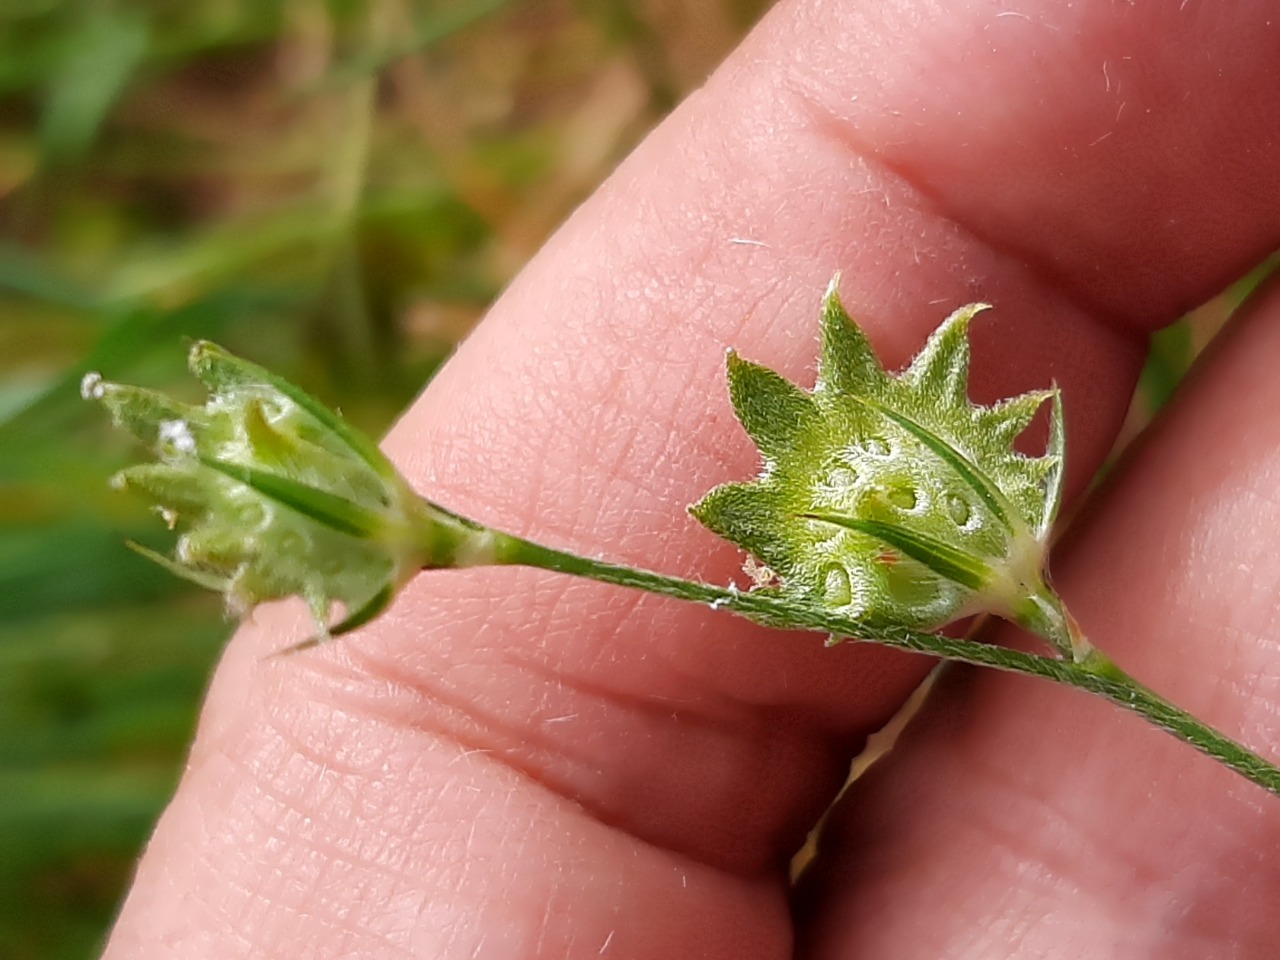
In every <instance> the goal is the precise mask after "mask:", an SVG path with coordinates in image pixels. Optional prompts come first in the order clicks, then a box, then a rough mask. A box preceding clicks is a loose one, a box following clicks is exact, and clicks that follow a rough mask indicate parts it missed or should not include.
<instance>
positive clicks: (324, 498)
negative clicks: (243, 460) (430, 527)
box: [199, 457, 385, 537]
mask: <svg viewBox="0 0 1280 960" xmlns="http://www.w3.org/2000/svg"><path fill="white" fill-rule="evenodd" d="M199 459H200V462H201V463H203V464H204V465H205V466H206V467H208V468H209V469H211V470H216V471H217V472H218V473H221V474H223V475H225V476H228V477H230V478H231V479H233V480H239V481H240V482H241V483H243V484H245V485H246V486H249V487H252V488H253V489H254V490H256V491H258V493H260V494H262V495H263V496H264V497H268V498H270V499H272V500H274V501H276V502H277V503H281V504H284V505H285V506H286V507H288V508H289V509H291V510H295V511H297V512H298V513H300V514H302V515H303V516H306V517H311V518H312V519H313V520H318V521H320V522H321V523H323V524H325V525H326V526H328V527H330V528H331V529H333V530H337V531H339V532H340V533H346V534H350V535H351V536H353V537H374V536H377V535H378V534H379V533H381V532H382V530H383V528H384V526H385V524H384V523H383V520H382V517H380V516H379V515H378V514H376V513H374V512H373V511H372V510H365V509H364V508H363V507H360V506H358V505H357V504H355V503H352V502H351V501H350V500H347V499H345V498H343V497H338V496H334V495H333V494H332V493H328V492H326V491H324V490H317V489H316V488H315V487H309V486H307V485H306V484H303V483H298V482H297V481H296V480H290V479H289V478H288V477H282V476H279V475H278V474H274V473H267V472H266V471H265V470H255V469H253V468H252V467H246V466H242V465H240V464H237V463H227V462H226V461H223V460H215V459H213V458H212V457H200V458H199Z"/></svg>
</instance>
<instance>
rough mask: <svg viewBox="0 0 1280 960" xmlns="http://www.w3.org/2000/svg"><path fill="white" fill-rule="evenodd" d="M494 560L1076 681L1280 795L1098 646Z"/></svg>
mask: <svg viewBox="0 0 1280 960" xmlns="http://www.w3.org/2000/svg"><path fill="white" fill-rule="evenodd" d="M494 561H495V562H497V563H501V564H518V565H521V566H530V567H539V568H541V569H544V570H554V571H557V572H559V573H566V574H571V575H573V576H578V577H586V578H588V579H591V580H597V581H600V582H602V583H609V584H615V585H617V586H622V587H631V588H633V589H637V590H644V591H646V592H648V593H656V594H659V595H661V596H666V597H675V598H676V599H679V600H688V601H691V602H694V603H702V604H706V605H708V606H710V607H712V608H713V609H723V610H730V611H732V612H734V613H736V614H739V615H740V616H743V617H745V618H747V619H748V620H752V621H755V622H756V623H761V624H765V625H766V626H771V627H782V628H787V629H799V630H815V631H820V632H823V633H827V634H829V635H830V636H831V637H833V638H848V639H850V640H856V641H860V642H870V643H880V644H883V645H885V646H889V647H896V648H897V649H899V650H907V651H910V652H912V653H923V654H928V655H930V656H935V657H941V658H943V659H946V660H955V661H958V662H961V663H971V664H976V665H978V666H983V667H992V668H994V669H997V670H1004V671H1006V672H1009V673H1022V674H1026V675H1028V676H1033V677H1042V678H1044V679H1046V680H1052V681H1054V682H1057V683H1062V684H1066V685H1067V686H1072V687H1078V688H1079V689H1081V690H1087V691H1088V692H1090V693H1094V694H1097V695H1098V696H1101V697H1105V698H1106V699H1108V700H1110V701H1111V702H1112V703H1115V704H1118V705H1119V706H1121V707H1124V708H1125V709H1126V710H1129V711H1131V712H1133V713H1136V714H1138V715H1140V716H1142V717H1145V718H1146V719H1147V720H1148V721H1149V722H1151V723H1153V724H1154V725H1155V726H1157V727H1159V728H1160V729H1161V730H1164V731H1166V732H1168V733H1170V734H1172V735H1173V736H1175V737H1177V738H1178V739H1179V740H1183V741H1185V742H1186V743H1189V744H1191V745H1192V746H1193V747H1195V748H1196V749H1198V750H1200V751H1201V752H1202V753H1204V754H1206V755H1208V756H1210V757H1212V758H1213V759H1215V760H1217V761H1218V762H1219V763H1222V764H1224V765H1226V766H1228V767H1230V768H1231V769H1232V770H1234V771H1236V772H1237V773H1239V774H1240V775H1242V776H1244V777H1246V778H1247V779H1249V780H1251V781H1253V782H1254V783H1256V784H1258V785H1259V786H1261V787H1263V788H1265V789H1266V790H1269V791H1270V792H1271V793H1273V794H1276V795H1277V796H1280V768H1278V767H1276V766H1275V765H1274V764H1272V763H1270V762H1268V761H1267V760H1264V759H1263V758H1262V757H1260V756H1258V755H1257V754H1255V753H1254V752H1253V751H1251V750H1249V749H1247V748H1246V747H1244V746H1242V745H1241V744H1239V743H1237V742H1235V741H1234V740H1232V739H1231V738H1230V737H1227V736H1225V735H1224V734H1222V733H1219V732H1218V731H1217V730H1214V729H1213V728H1212V727H1210V726H1208V725H1207V724H1205V723H1204V722H1203V721H1201V720H1199V719H1197V718H1196V717H1194V716H1193V715H1191V714H1190V713H1188V712H1187V711H1185V710H1183V709H1182V708H1181V707H1178V706H1176V705H1174V704H1172V703H1170V702H1169V701H1168V700H1166V699H1164V698H1163V697H1161V696H1160V695H1159V694H1157V693H1155V692H1154V691H1152V690H1150V689H1148V688H1147V687H1145V686H1143V685H1142V684H1141V683H1139V682H1138V681H1136V680H1134V679H1133V678H1132V677H1130V676H1129V675H1128V674H1126V673H1124V672H1123V671H1122V670H1120V668H1119V667H1117V666H1116V665H1115V664H1114V663H1112V662H1111V661H1110V660H1109V659H1107V657H1105V656H1104V655H1103V654H1102V653H1101V652H1099V651H1098V650H1090V651H1089V653H1088V655H1087V656H1085V657H1084V658H1083V659H1082V660H1080V661H1079V662H1073V661H1072V660H1066V659H1059V658H1057V657H1051V656H1042V655H1039V654H1034V653H1024V652H1022V651H1019V650H1011V649H1009V648H1007V647H1000V646H996V645H994V644H989V643H982V642H980V641H976V640H968V639H961V638H956V637H947V636H942V635H940V634H933V633H923V632H920V631H916V630H908V629H905V628H901V627H869V626H868V625H866V624H865V623H862V622H860V621H858V620H856V619H852V618H849V617H842V616H840V615H839V614H836V613H833V612H831V611H829V610H825V609H822V608H820V607H817V606H813V605H808V604H802V603H798V602H796V601H794V600H787V599H784V598H781V597H779V596H776V595H773V594H770V593H768V592H745V591H741V590H738V589H737V588H735V587H720V586H713V585H711V584H707V583H699V582H697V581H694V580H684V579H681V578H679V577H670V576H666V575H664V574H660V573H654V572H652V571H648V570H638V569H635V568H633V567H627V566H623V565H621V564H614V563H607V562H605V561H603V560H593V559H591V558H590V557H583V556H579V555H577V554H573V553H567V552H564V551H561V550H555V549H552V548H550V547H545V546H542V545H541V544H537V543H532V542H531V541H528V540H524V539H522V538H520V537H515V536H511V535H509V534H496V535H495V556H494Z"/></svg>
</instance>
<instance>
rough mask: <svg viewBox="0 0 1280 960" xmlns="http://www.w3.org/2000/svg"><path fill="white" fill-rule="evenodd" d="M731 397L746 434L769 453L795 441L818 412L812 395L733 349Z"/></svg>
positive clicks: (729, 362)
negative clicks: (746, 358)
mask: <svg viewBox="0 0 1280 960" xmlns="http://www.w3.org/2000/svg"><path fill="white" fill-rule="evenodd" d="M725 363H726V366H727V369H728V378H729V399H730V400H731V401H732V402H733V409H734V412H735V413H736V414H737V416H738V420H739V421H740V422H741V423H742V428H743V429H744V430H746V431H747V435H748V436H750V437H751V439H752V440H754V441H755V443H756V446H758V447H759V448H760V452H761V453H763V454H764V455H765V456H766V457H768V456H773V455H774V453H776V452H782V451H785V450H787V449H789V448H790V447H792V446H794V445H795V442H796V438H797V437H798V436H799V435H800V433H801V431H803V430H804V429H805V428H806V427H807V426H808V425H809V423H810V421H811V420H812V419H813V418H814V417H815V416H817V413H818V411H817V408H815V407H814V405H813V401H812V399H810V397H809V395H808V394H807V393H805V392H804V391H803V390H801V389H800V388H799V387H797V386H796V385H795V384H794V383H792V382H791V381H790V380H787V379H785V378H784V377H781V376H779V375H778V374H776V373H774V372H773V371H772V370H770V369H768V368H767V367H762V366H760V365H759V364H755V363H751V362H750V361H747V360H743V359H742V358H741V357H739V356H738V355H737V354H736V353H734V352H733V351H732V350H730V351H729V353H728V356H727V358H726V361H725Z"/></svg>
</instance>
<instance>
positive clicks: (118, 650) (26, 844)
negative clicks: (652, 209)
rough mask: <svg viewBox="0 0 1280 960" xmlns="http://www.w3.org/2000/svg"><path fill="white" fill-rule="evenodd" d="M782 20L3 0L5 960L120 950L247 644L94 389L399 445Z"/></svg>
mask: <svg viewBox="0 0 1280 960" xmlns="http://www.w3.org/2000/svg"><path fill="white" fill-rule="evenodd" d="M764 5H765V3H764V0H662V2H656V0H655V2H652V3H629V2H623V0H577V2H572V0H551V2H543V0H540V2H536V3H535V2H532V0H451V2H446V0H437V2H414V0H181V2H178V0H5V2H4V3H0V487H2V488H3V489H0V957H4V958H5V960H31V958H58V960H60V958H82V957H89V956H93V955H95V954H96V952H97V951H98V949H99V948H100V944H101V941H102V937H103V935H104V932H105V930H106V928H107V925H108V924H109V922H110V919H111V916H112V914H113V912H114V910H115V908H116V905H117V903H118V901H119V898H120V895H121V892H122V890H123V888H124V885H125V884H126V883H127V880H128V877H129V874H130V871H131V869H132V864H133V862H134V860H135V858H136V856H137V852H138V850H139V848H140V846H141V845H142V843H143V842H144V841H145V839H146V836H147V834H148V832H149V830H150V828H151V826H152V824H153V823H154V821H155V818H156V816H157V815H158V813H159V812H160V810H161V809H162V807H163V805H164V803H165V801H166V799H167V797H168V795H169V793H170V792H171V791H172V789H173V786H174V783H175V781H176V777H177V773H178V771H179V769H180V767H181V763H182V759H183V754H184V752H185V749H186V746H187V744H188V742H189V739H190V736H191V730H192V726H193V723H194V719H195V711H196V708H197V704H198V702H199V699H200V695H201V692H202V690H203V687H204V685H205V683H206V680H207V677H208V675H209V673H210V670H211V669H212V665H213V663H214V660H215V658H216V657H217V655H218V652H219V650H220V648H221V646H222V644H223V642H224V640H225V638H226V635H227V633H228V631H229V625H228V624H227V623H226V622H225V621H224V619H223V616H222V612H221V610H220V609H219V607H218V604H217V600H216V598H213V597H209V596H204V595H201V594H199V593H196V592H193V591H192V590H191V589H189V588H188V587H187V586H186V585H184V584H183V583H181V582H179V581H177V580H175V579H174V578H172V577H170V576H169V575H167V574H166V573H164V571H162V570H159V569H156V568H154V567H153V566H152V565H150V564H148V563H146V562H145V561H143V560H141V558H139V557H137V556H136V555H134V554H132V553H131V552H130V551H128V550H126V549H125V548H124V546H123V541H124V540H125V539H127V538H132V539H137V540H139V541H141V542H143V543H146V544H149V545H152V546H155V547H158V548H161V549H163V548H164V546H165V545H166V533H165V531H164V529H163V524H161V523H160V522H159V521H158V519H157V518H155V517H153V516H150V515H148V514H147V513H146V512H145V511H144V510H143V509H142V508H141V507H140V506H138V505H137V504H135V503H133V502H131V501H129V500H128V498H123V497H119V496H118V495H114V494H113V493H112V492H111V491H110V490H109V489H108V488H107V486H106V483H105V481H106V478H107V477H108V476H109V475H110V473H111V472H112V471H113V470H114V469H116V468H117V467H119V466H121V465H123V464H124V463H126V462H128V461H129V460H130V458H131V456H132V451H131V450H130V449H129V446H128V443H127V441H124V440H122V439H121V438H119V437H117V436H116V435H114V433H113V431H110V430H109V429H108V428H107V426H106V424H105V423H104V421H103V418H102V416H101V412H100V411H98V410H96V409H94V408H91V407H90V405H88V404H85V403H83V402H82V401H81V400H80V397H79V390H78V385H79V380H80V377H81V376H82V375H83V373H84V372H85V371H86V370H89V369H96V370H102V371H103V372H104V373H106V374H107V375H109V376H110V377H112V378H115V379H120V380H126V381H133V382H144V383H148V384H152V385H155V386H160V387H166V388H174V389H177V390H178V391H179V392H181V391H183V390H191V389H192V388H191V387H190V385H189V382H188V380H187V378H186V376H185V374H184V371H183V362H184V355H185V349H184V345H183V340H184V338H191V337H211V338H215V339H217V340H219V341H221V342H223V343H225V344H226V345H227V346H228V347H230V348H231V349H233V350H236V351H237V352H239V353H242V354H244V355H246V356H249V357H252V358H253V359H255V360H257V361H259V362H262V363H265V364H267V365H268V366H271V367H273V368H274V369H276V370H278V371H280V372H281V373H282V374H284V375H286V376H288V377H290V378H291V379H294V380H295V381H297V382H299V383H301V384H303V385H305V386H306V387H307V388H308V389H309V390H311V391H313V392H315V393H317V394H318V395H320V396H321V397H323V398H324V399H326V400H328V401H329V402H330V403H332V404H335V405H338V406H340V407H341V408H342V409H343V411H344V413H345V414H346V415H347V416H348V417H350V418H351V419H352V420H354V421H355V422H356V423H358V424H359V425H361V426H363V427H365V428H367V429H370V430H373V431H378V430H381V429H382V428H383V427H384V426H385V425H386V424H387V423H388V422H389V421H390V419H391V418H392V417H393V416H394V415H395V413H396V411H398V410H399V409H400V408H402V407H403V406H404V405H405V404H406V403H407V402H408V401H409V400H410V399H411V398H412V396H413V395H414V393H416V392H417V391H418V390H419V389H420V388H421V386H422V384H423V383H424V382H425V381H426V380H427V379H428V378H429V377H430V375H431V373H432V371H433V370H434V369H435V368H436V367H437V365H438V364H439V363H440V362H441V360H442V359H443V358H444V357H445V356H446V355H447V353H448V352H449V350H450V349H451V348H452V346H453V345H454V343H455V342H456V341H457V340H458V338H459V337H461V336H462V335H463V334H464V333H465V332H466V330H467V329H468V328H469V327H470V325H471V323H472V322H473V321H474V319H475V318H476V317H477V316H478V314H479V313H480V311H481V310H482V309H483V307H484V306H485V304H486V303H487V302H488V301H489V300H490V299H491V298H492V296H493V295H494V294H495V292H496V291H497V290H498V289H500V287H501V286H502V285H503V284H504V283H505V282H506V281H507V279H508V278H509V276H510V275H511V274H512V273H513V272H514V270H515V269H516V268H518V266H519V265H520V264H521V263H522V262H523V261H524V260H525V259H527V258H528V256H530V255H531V254H532V252H533V251H534V250H535V249H536V248H537V247H538V246H539V245H540V244H541V243H542V241H543V240H544V239H545V237H546V235H547V233H548V232H549V231H550V230H551V229H552V228H554V226H555V225H556V224H557V223H558V222H559V221H560V220H562V219H563V218H564V217H565V215H566V214H567V213H568V212H569V211H570V210H571V209H572V208H573V207H574V206H575V205H576V204H577V203H578V202H579V201H580V200H581V199H582V198H583V197H585V196H586V195H587V193H589V192H590V190H591V189H592V188H593V187H594V186H595V184H596V183H598V182H599V181H600V180H601V179H603V177H604V176H605V175H606V174H607V173H608V171H609V169H610V168H611V167H612V166H613V164H614V163H616V162H617V161H618V160H619V159H621V157H622V156H624V155H625V154H626V153H627V152H628V151H629V150H630V148H631V147H632V146H633V145H634V143H635V142H636V140H637V139H638V138H639V137H640V136H641V135H642V134H643V133H644V132H645V131H646V130H647V129H649V128H650V127H652V126H653V125H654V124H655V123H656V122H657V121H658V120H659V119H660V118H661V115H662V114H663V112H665V111H666V110H667V109H668V108H669V107H670V106H671V105H672V104H673V103H674V102H675V101H676V100H677V99H678V98H679V97H680V96H682V95H683V94H684V93H685V92H687V91H688V90H689V89H691V88H692V87H694V86H696V85H697V84H698V83H700V82H701V81H702V79H703V78H704V77H705V75H706V73H707V72H709V71H710V69H711V68H712V67H713V66H714V65H715V64H716V63H717V62H718V61H719V60H720V59H721V58H722V57H723V56H724V54H725V53H726V52H727V51H728V50H729V49H730V48H731V47H732V46H733V45H734V44H736V42H737V41H738V39H739V38H740V37H741V35H742V34H743V33H744V32H745V30H746V29H747V28H748V27H749V26H750V24H751V23H752V22H753V21H754V20H755V19H756V18H757V17H758V15H759V14H760V12H761V10H762V8H763V7H764Z"/></svg>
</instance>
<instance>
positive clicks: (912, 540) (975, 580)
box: [802, 511, 991, 590]
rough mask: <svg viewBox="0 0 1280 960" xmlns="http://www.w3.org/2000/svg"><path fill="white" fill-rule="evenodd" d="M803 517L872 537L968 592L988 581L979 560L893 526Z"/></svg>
mask: <svg viewBox="0 0 1280 960" xmlns="http://www.w3.org/2000/svg"><path fill="white" fill-rule="evenodd" d="M802 518H803V519H805V520H818V521H821V522H822V523H830V524H834V525H835V526H838V527H844V528H845V529H847V530H853V531H855V532H857V533H864V534H866V535H867V536H869V537H875V538H876V539H877V540H880V541H882V542H884V543H887V544H888V545H889V546H891V547H894V548H896V549H898V550H901V551H902V552H903V553H905V554H906V555H907V556H908V557H910V558H911V559H913V560H917V561H919V562H920V563H922V564H924V565H925V566H926V567H928V568H929V569H930V570H932V571H933V572H934V573H936V574H938V576H940V577H945V578H946V579H948V580H954V581H955V582H956V583H959V584H961V585H963V586H966V587H968V588H969V589H971V590H981V589H982V588H983V587H985V586H986V585H987V584H988V583H989V582H990V580H991V567H990V566H989V565H988V564H987V563H986V562H985V561H984V560H982V559H981V558H980V557H976V556H974V555H973V554H971V553H967V552H965V551H964V550H959V549H957V548H955V547H953V546H951V545H950V544H947V543H943V542H942V541H941V540H938V539H935V538H934V537H930V536H928V535H927V534H923V533H919V532H917V531H914V530H908V529H907V528H905V527H901V526H898V525H897V524H894V523H884V522H883V521H880V520H866V519H863V518H861V517H850V516H845V515H844V514H838V513H825V512H816V511H814V512H810V513H806V514H803V517H802Z"/></svg>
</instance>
